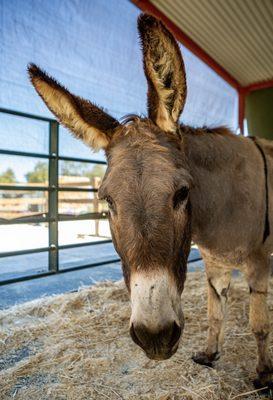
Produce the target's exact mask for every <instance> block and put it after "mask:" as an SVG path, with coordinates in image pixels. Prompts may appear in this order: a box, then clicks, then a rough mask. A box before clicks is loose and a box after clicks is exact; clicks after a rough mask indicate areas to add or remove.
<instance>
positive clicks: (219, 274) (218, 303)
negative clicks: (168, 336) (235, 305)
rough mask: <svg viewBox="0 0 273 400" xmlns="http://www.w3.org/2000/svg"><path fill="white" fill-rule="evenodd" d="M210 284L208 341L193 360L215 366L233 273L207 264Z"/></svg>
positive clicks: (222, 337) (222, 334) (221, 339)
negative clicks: (202, 350) (203, 349)
mask: <svg viewBox="0 0 273 400" xmlns="http://www.w3.org/2000/svg"><path fill="white" fill-rule="evenodd" d="M206 274H207V284H208V323H209V329H208V339H207V348H206V350H205V351H204V352H200V353H197V354H196V355H194V356H193V357H192V359H193V360H194V361H195V362H196V363H198V364H203V365H207V366H209V367H212V366H213V362H214V361H216V360H218V359H219V357H220V353H221V350H222V344H223V339H224V319H225V314H226V303H227V296H228V291H229V285H230V278H231V271H228V270H225V269H222V268H221V267H215V266H213V265H212V264H210V263H208V262H206Z"/></svg>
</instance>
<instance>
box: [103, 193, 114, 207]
mask: <svg viewBox="0 0 273 400" xmlns="http://www.w3.org/2000/svg"><path fill="white" fill-rule="evenodd" d="M104 200H105V201H106V202H107V204H108V207H109V208H110V209H111V210H113V208H114V202H113V199H112V197H110V196H106V197H105V199H104Z"/></svg>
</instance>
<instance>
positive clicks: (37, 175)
mask: <svg viewBox="0 0 273 400" xmlns="http://www.w3.org/2000/svg"><path fill="white" fill-rule="evenodd" d="M25 177H26V180H27V182H31V183H38V182H46V181H47V180H48V166H47V163H45V162H43V161H39V162H37V164H36V165H35V167H34V169H33V171H30V172H28V173H27V174H26V175H25Z"/></svg>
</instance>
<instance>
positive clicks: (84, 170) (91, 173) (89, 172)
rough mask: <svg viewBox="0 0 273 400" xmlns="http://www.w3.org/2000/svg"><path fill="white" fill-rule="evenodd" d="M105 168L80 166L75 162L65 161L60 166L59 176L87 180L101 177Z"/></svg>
mask: <svg viewBox="0 0 273 400" xmlns="http://www.w3.org/2000/svg"><path fill="white" fill-rule="evenodd" d="M104 173H105V166H104V165H101V164H95V165H94V166H90V165H88V166H87V165H85V164H80V163H78V162H75V161H65V162H63V163H62V165H61V175H66V176H86V177H87V178H89V179H92V178H94V177H95V176H99V177H103V175H104Z"/></svg>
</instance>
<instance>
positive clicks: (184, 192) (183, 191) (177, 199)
mask: <svg viewBox="0 0 273 400" xmlns="http://www.w3.org/2000/svg"><path fill="white" fill-rule="evenodd" d="M188 194H189V188H188V187H187V186H182V187H181V188H180V189H179V190H177V191H176V192H175V194H174V196H173V208H177V207H179V205H180V204H181V203H183V201H185V200H186V198H187V197H188Z"/></svg>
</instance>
